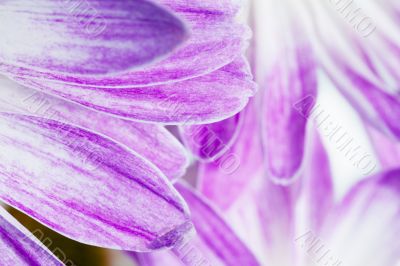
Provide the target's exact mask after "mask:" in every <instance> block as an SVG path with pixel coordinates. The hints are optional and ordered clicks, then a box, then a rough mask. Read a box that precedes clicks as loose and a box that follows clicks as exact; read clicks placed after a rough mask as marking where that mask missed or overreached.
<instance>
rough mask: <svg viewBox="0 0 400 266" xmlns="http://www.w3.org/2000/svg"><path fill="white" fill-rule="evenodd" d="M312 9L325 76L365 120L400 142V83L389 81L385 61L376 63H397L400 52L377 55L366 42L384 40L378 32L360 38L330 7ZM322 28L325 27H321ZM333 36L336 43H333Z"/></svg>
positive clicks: (319, 55)
mask: <svg viewBox="0 0 400 266" xmlns="http://www.w3.org/2000/svg"><path fill="white" fill-rule="evenodd" d="M313 7H314V9H312V13H311V15H312V16H314V17H315V23H314V25H315V29H314V30H315V33H316V36H317V37H318V42H319V43H320V45H315V47H314V48H315V50H316V53H318V58H319V60H320V62H321V65H322V66H323V67H324V69H325V71H326V73H327V74H328V75H329V77H330V78H331V80H332V82H333V83H334V84H335V85H336V87H337V88H338V89H339V90H340V91H341V92H342V93H343V95H344V96H346V98H347V99H348V100H349V101H350V102H351V103H352V105H353V106H354V107H355V108H356V109H357V111H358V112H359V113H360V115H361V116H362V117H363V119H364V120H365V121H367V122H369V123H370V124H371V125H372V126H374V127H376V128H377V129H379V130H380V131H382V132H384V133H385V134H387V135H389V136H392V137H395V138H397V139H399V138H400V126H399V123H398V117H399V115H400V97H399V90H398V88H399V84H400V83H399V82H394V83H393V82H392V83H390V82H389V81H388V80H386V79H385V77H384V75H383V74H382V73H381V72H380V69H381V67H380V66H381V65H382V62H380V63H377V62H376V60H375V59H376V58H379V59H380V60H381V59H383V58H385V59H390V58H394V60H393V61H396V60H397V58H398V57H396V56H393V55H397V54H399V51H400V49H397V50H396V49H392V51H391V54H390V55H385V56H378V55H376V54H374V53H373V52H371V49H372V48H371V47H368V46H367V45H366V44H365V43H370V42H374V43H375V42H376V41H378V39H379V40H382V39H384V38H383V37H382V36H380V37H379V36H375V35H377V34H378V33H376V34H373V35H371V36H368V38H367V37H366V38H363V37H362V36H357V33H354V32H353V30H354V29H353V28H352V27H347V25H343V24H344V23H345V22H343V18H342V17H338V16H339V14H336V13H335V10H332V9H331V8H330V7H329V6H325V5H324V4H323V3H318V4H317V2H316V4H315V5H313ZM321 13H324V15H321ZM325 14H326V15H325ZM321 25H325V26H324V27H323V28H322V27H321ZM326 25H328V26H329V28H330V29H331V30H330V31H329V33H328V32H326V31H325V29H326V27H327V26H326ZM332 36H334V38H335V40H337V41H336V42H332V41H331V40H332ZM370 39H371V40H370ZM373 39H374V41H373ZM314 43H315V44H317V41H315V42H314ZM371 45H372V44H371ZM375 50H380V51H382V52H384V51H388V48H387V47H386V48H384V47H382V46H380V47H379V48H377V47H375ZM396 73H398V71H397V70H396ZM386 76H387V75H386Z"/></svg>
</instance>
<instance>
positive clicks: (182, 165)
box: [0, 77, 189, 180]
mask: <svg viewBox="0 0 400 266" xmlns="http://www.w3.org/2000/svg"><path fill="white" fill-rule="evenodd" d="M0 86H1V90H0V104H1V107H2V108H1V107H0V109H4V110H8V111H13V112H18V113H21V114H27V115H34V116H39V117H43V118H48V119H53V120H57V121H61V122H66V123H70V124H76V125H79V126H81V127H84V128H87V129H89V130H92V131H94V132H98V133H101V134H104V135H106V136H108V137H110V138H112V139H114V140H116V141H118V142H120V143H122V144H124V145H126V146H128V147H129V148H131V149H132V150H134V151H135V152H137V153H139V154H141V155H143V156H144V157H145V158H146V159H148V160H150V161H151V162H152V163H153V164H155V165H156V166H157V167H158V168H159V169H160V170H161V171H162V172H163V173H164V174H165V175H166V176H167V177H168V178H169V179H171V180H172V179H175V178H178V177H181V176H182V175H183V174H184V173H185V171H186V168H187V166H188V164H189V161H188V156H187V154H186V151H185V148H184V147H183V146H182V145H181V144H180V143H179V141H178V140H177V139H176V138H175V137H174V136H173V135H172V134H171V133H170V132H169V131H168V130H166V129H165V128H164V127H162V126H159V125H151V124H144V123H137V122H133V121H126V120H122V119H118V118H116V117H112V116H107V115H104V114H101V113H98V112H94V111H91V110H89V109H86V108H83V107H81V106H79V105H77V104H73V103H70V102H66V101H63V100H60V99H57V98H55V97H52V96H49V95H46V94H44V93H41V92H38V91H35V90H32V89H28V88H25V87H22V86H19V85H18V84H16V83H14V82H12V81H10V80H6V79H2V78H1V77H0Z"/></svg>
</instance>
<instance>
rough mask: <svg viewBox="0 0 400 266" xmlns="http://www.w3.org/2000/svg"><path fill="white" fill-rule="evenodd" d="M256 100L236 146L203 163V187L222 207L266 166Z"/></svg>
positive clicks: (245, 118)
mask: <svg viewBox="0 0 400 266" xmlns="http://www.w3.org/2000/svg"><path fill="white" fill-rule="evenodd" d="M256 109H257V106H256V104H255V101H252V102H251V103H250V104H249V105H248V106H247V107H246V109H245V110H244V111H242V113H241V116H242V117H243V118H242V120H243V122H242V123H243V125H242V127H241V129H240V132H239V135H238V138H237V140H236V141H235V143H234V144H233V146H232V148H231V149H229V150H228V151H227V152H226V153H225V154H224V155H223V156H222V157H221V158H220V159H218V160H216V161H215V162H210V163H202V164H201V165H200V169H199V187H200V190H201V192H202V194H203V195H205V196H206V197H207V198H208V199H210V200H211V201H212V202H213V203H214V204H216V205H217V206H218V207H219V208H221V209H222V210H227V209H228V208H229V207H230V206H231V205H232V204H233V203H234V202H235V201H236V200H238V199H239V198H240V195H241V194H242V192H243V191H244V190H245V189H246V187H248V185H249V184H250V183H251V182H252V181H253V179H254V177H255V176H256V174H257V173H259V171H262V170H263V154H262V149H261V148H260V146H261V139H260V137H261V136H260V134H259V124H258V113H257V110H256Z"/></svg>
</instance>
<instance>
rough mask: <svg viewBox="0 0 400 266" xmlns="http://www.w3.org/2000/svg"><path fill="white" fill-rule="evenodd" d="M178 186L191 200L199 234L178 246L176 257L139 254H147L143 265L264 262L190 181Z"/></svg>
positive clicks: (217, 265) (215, 265)
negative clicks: (258, 258)
mask: <svg viewBox="0 0 400 266" xmlns="http://www.w3.org/2000/svg"><path fill="white" fill-rule="evenodd" d="M176 187H177V189H178V191H179V192H180V193H181V194H182V196H183V197H184V199H185V200H186V201H187V202H188V205H189V207H190V210H191V213H192V219H193V222H194V226H195V228H196V231H197V236H195V237H194V239H192V240H191V241H189V242H186V243H182V244H180V245H178V246H176V247H175V248H174V251H173V252H174V254H175V259H174V258H173V257H171V256H172V254H165V252H162V253H160V252H158V253H152V254H149V255H147V254H146V255H143V254H142V255H138V256H139V257H145V258H146V257H147V259H144V258H142V259H141V260H142V263H143V265H145V266H150V265H154V266H156V265H168V266H172V265H174V266H175V265H213V266H231V265H232V266H233V265H248V266H255V265H260V264H259V263H258V261H257V259H256V258H255V257H254V255H253V254H252V253H251V251H250V250H249V249H248V248H247V247H246V245H245V244H244V243H243V242H242V241H241V240H240V239H239V238H238V237H237V236H236V234H235V233H234V231H233V230H232V229H231V228H230V227H229V225H228V224H227V223H226V222H225V221H224V219H223V218H222V217H221V216H220V215H219V214H218V213H217V211H216V210H215V209H214V208H213V207H212V205H211V204H209V203H208V202H207V201H206V200H204V198H202V197H201V196H200V195H198V194H197V193H196V192H195V191H194V190H193V189H191V188H190V187H189V186H188V185H186V184H183V183H178V184H177V185H176ZM164 263H165V264H164Z"/></svg>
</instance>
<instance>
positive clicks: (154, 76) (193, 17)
mask: <svg viewBox="0 0 400 266" xmlns="http://www.w3.org/2000/svg"><path fill="white" fill-rule="evenodd" d="M76 1H78V0H76ZM142 1H143V0H142ZM49 2H50V1H49ZM60 2H61V1H60ZM90 2H92V1H90ZM98 2H99V3H104V1H98ZM113 2H114V1H113ZM116 2H117V3H131V2H135V1H132V0H131V1H122V0H121V1H116ZM153 2H154V3H159V4H161V5H163V6H166V7H167V8H169V9H170V10H171V11H172V12H174V14H176V15H177V16H178V17H180V18H181V19H182V20H183V21H184V23H185V24H186V25H187V28H188V30H189V31H190V33H189V38H188V40H187V41H186V42H185V43H184V44H183V45H182V46H181V47H179V49H177V50H176V51H175V52H174V53H173V54H172V55H170V56H168V57H167V58H165V59H164V60H162V61H160V62H158V63H156V64H153V65H151V66H148V67H145V68H143V69H140V70H134V71H129V72H127V73H123V74H120V75H113V76H110V77H98V78H97V77H76V76H74V75H61V74H57V75H55V74H53V73H51V72H50V73H49V72H45V71H32V70H31V69H26V68H22V67H12V68H11V67H8V68H6V69H5V70H4V71H5V72H8V73H10V75H13V76H21V77H26V78H39V79H46V80H52V81H59V82H66V83H73V84H81V85H82V84H85V85H92V86H96V87H137V86H145V85H152V84H158V83H169V82H172V81H178V80H184V79H189V78H194V77H198V76H202V75H204V74H207V73H210V72H212V71H215V70H217V69H219V68H221V67H222V66H224V65H226V64H228V63H230V62H232V61H233V60H234V59H235V58H237V57H238V56H239V55H240V54H241V53H242V52H243V49H244V48H245V47H246V45H247V39H248V38H249V37H250V34H249V29H248V28H247V27H246V26H244V25H241V24H238V23H236V22H235V21H234V17H235V15H236V11H237V10H238V6H237V5H235V4H233V1H231V0H223V1H218V2H216V1H211V0H205V1H197V0H188V1H181V0H177V1H170V0H157V1H153ZM103 5H104V6H107V5H110V4H103ZM122 5H123V4H122ZM152 19H155V18H152ZM139 25H140V24H139ZM163 27H166V26H165V25H164V26H163ZM163 27H161V28H160V29H159V30H160V32H161V33H162V34H161V36H159V37H160V38H161V40H162V38H163V37H162V36H163V35H164V33H163V31H164V30H165V29H163ZM134 28H135V29H136V27H134ZM116 30H117V32H120V31H121V29H118V28H117V29H116ZM141 32H142V30H141V29H139V33H141ZM167 32H168V31H167ZM122 36H124V35H122ZM160 44H163V42H160Z"/></svg>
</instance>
